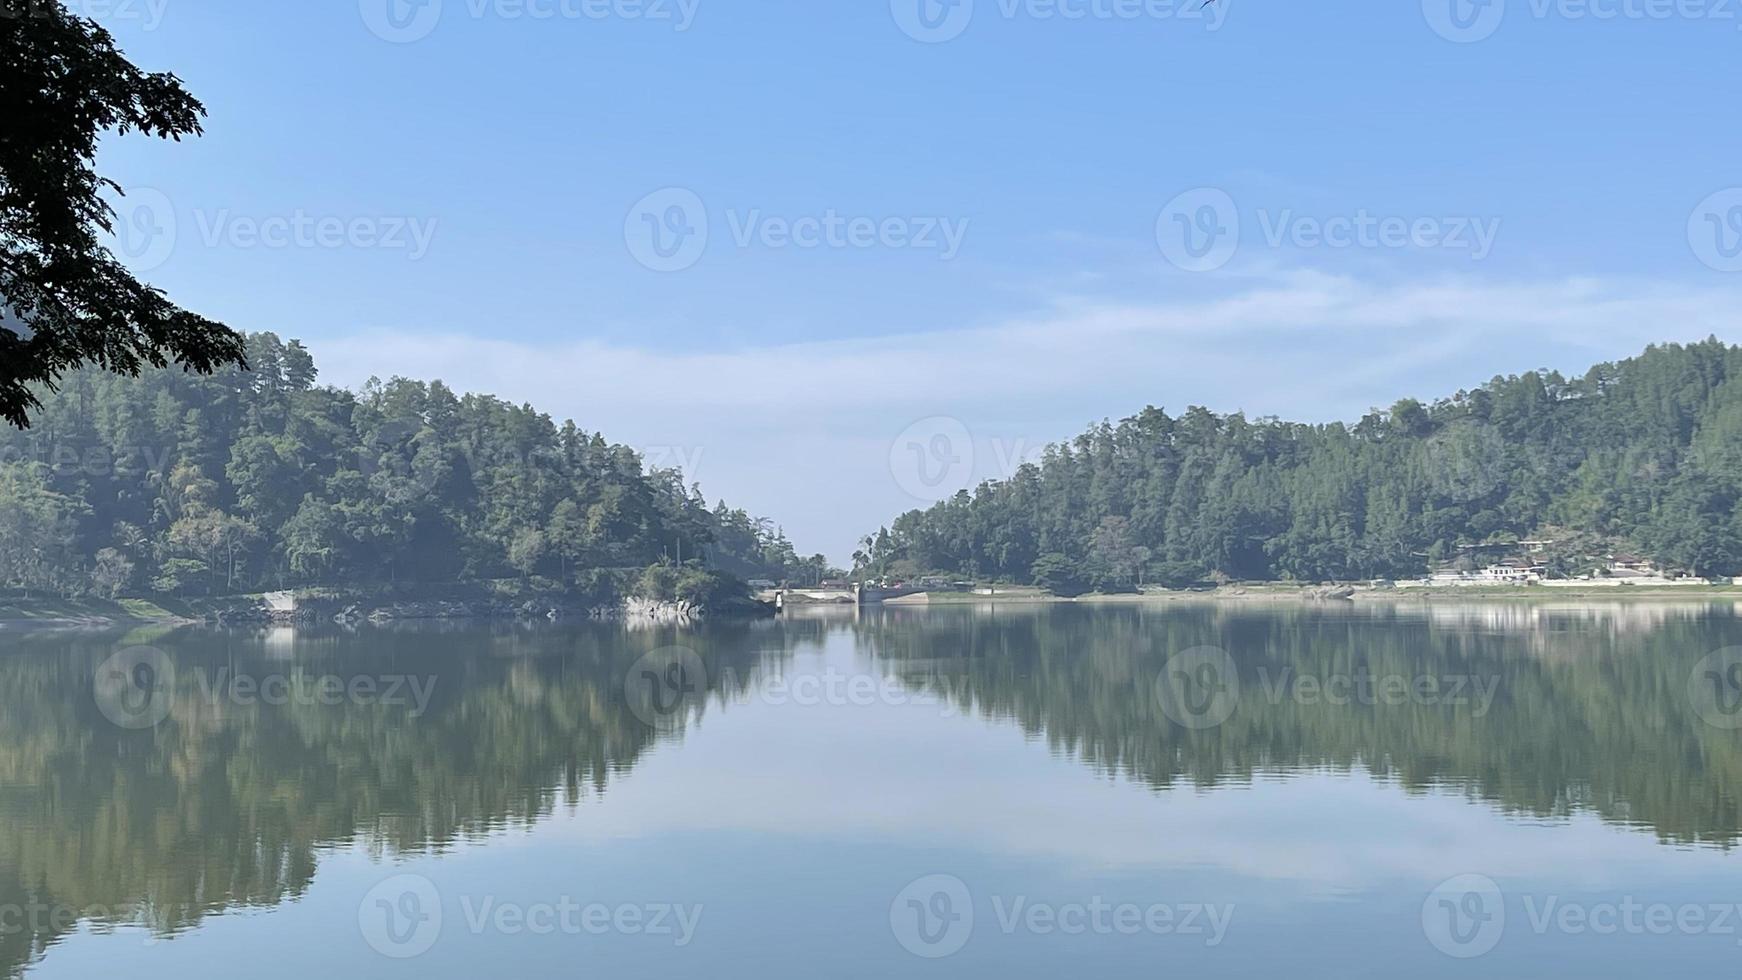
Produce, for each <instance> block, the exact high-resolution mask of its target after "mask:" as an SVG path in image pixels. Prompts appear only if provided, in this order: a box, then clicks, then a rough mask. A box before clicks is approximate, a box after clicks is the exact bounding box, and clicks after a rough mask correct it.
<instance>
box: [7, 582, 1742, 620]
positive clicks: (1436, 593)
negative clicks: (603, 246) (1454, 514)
mask: <svg viewBox="0 0 1742 980" xmlns="http://www.w3.org/2000/svg"><path fill="white" fill-rule="evenodd" d="M1324 588H1325V587H1324V586H1316V585H1315V586H1295V585H1282V584H1277V583H1262V584H1253V585H1236V586H1223V587H1221V588H1217V589H1204V590H1189V589H1188V590H1178V591H1173V590H1169V591H1150V592H1133V593H1089V594H1086V595H1080V596H1060V595H1053V594H1051V593H1047V592H1039V591H1034V590H1029V589H1021V590H1014V589H1013V590H1012V591H1011V592H1010V593H1008V594H995V595H979V594H976V593H968V592H938V593H918V594H915V595H911V596H903V597H901V598H898V599H889V600H886V601H884V602H883V603H880V605H885V606H891V607H895V608H906V609H914V608H924V607H929V606H940V607H959V606H973V605H980V604H994V605H1053V604H1077V605H1089V606H1096V605H1104V606H1120V605H1151V604H1165V603H1194V602H1195V603H1216V604H1242V603H1261V602H1287V603H1328V604H1336V603H1350V604H1354V603H1375V602H1411V601H1430V602H1445V601H1453V602H1483V603H1500V604H1508V603H1536V602H1556V601H1567V600H1571V601H1577V602H1581V603H1598V604H1603V603H1615V604H1621V603H1628V602H1663V601H1677V600H1680V601H1690V600H1691V601H1697V602H1742V585H1714V586H1707V587H1702V588H1694V587H1687V586H1668V587H1653V586H1639V587H1635V586H1597V587H1592V588H1577V587H1556V588H1547V589H1545V588H1534V587H1531V586H1497V587H1493V588H1482V587H1475V586H1469V587H1448V588H1439V589H1435V588H1412V589H1374V588H1358V589H1356V590H1355V591H1354V592H1353V593H1352V594H1350V595H1348V596H1346V597H1328V596H1325V595H1323V594H1322V590H1323V589H1324ZM248 598H251V597H239V598H237V599H234V600H225V601H224V602H222V603H215V604H214V606H216V607H219V608H214V609H211V610H202V609H199V608H194V607H192V606H186V607H184V608H180V609H176V608H166V604H167V605H168V606H182V605H183V604H181V603H176V602H174V601H172V600H147V599H115V600H111V599H62V598H54V597H47V598H40V599H13V600H8V601H4V602H0V632H14V631H16V632H23V631H35V630H106V629H126V628H132V627H139V626H211V627H219V628H222V627H225V626H243V625H274V624H278V625H289V626H295V625H302V624H307V623H310V622H321V621H323V620H325V619H327V618H328V617H318V616H305V617H283V618H282V619H281V618H274V617H266V616H259V617H256V616H246V617H235V616H227V615H224V614H223V611H230V610H234V609H235V608H236V604H237V603H240V602H245V601H247V600H248ZM400 604H401V605H403V606H406V607H413V608H415V609H417V610H418V611H419V614H417V615H389V616H376V617H361V618H366V619H368V620H370V621H375V622H383V621H399V620H407V619H418V620H423V619H427V620H444V621H463V620H468V619H479V620H489V619H500V618H504V615H506V616H507V617H508V618H517V619H518V618H524V619H528V620H529V621H538V620H539V619H548V620H549V621H553V622H561V621H565V620H571V619H572V618H578V619H581V620H587V619H591V618H595V617H589V616H586V615H582V616H579V617H571V616H565V615H561V614H559V615H558V616H555V617H551V616H549V614H548V611H547V610H542V609H541V610H538V611H539V612H542V613H544V615H532V616H525V615H522V614H523V613H524V612H525V610H521V609H515V610H513V612H508V611H506V610H489V611H487V612H484V611H480V610H478V609H476V608H469V607H467V606H465V605H464V604H459V603H455V604H452V605H450V604H448V603H444V602H440V601H433V600H431V601H418V600H401V603H400ZM813 606H815V607H818V608H828V607H830V604H829V603H814V604H813V603H803V604H796V605H794V606H792V607H791V608H793V609H805V608H811V607H813ZM226 607H227V608H226ZM443 607H446V608H443ZM454 607H458V608H454ZM251 611H252V610H251ZM708 618H724V619H731V618H735V616H734V615H733V613H732V612H722V613H720V614H718V616H714V617H708Z"/></svg>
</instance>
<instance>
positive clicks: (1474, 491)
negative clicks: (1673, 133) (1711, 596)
mask: <svg viewBox="0 0 1742 980" xmlns="http://www.w3.org/2000/svg"><path fill="white" fill-rule="evenodd" d="M1739 503H1742V349H1738V348H1736V347H1730V346H1726V345H1724V344H1722V343H1720V342H1718V341H1717V340H1716V339H1711V340H1707V341H1704V342H1701V343H1697V344H1692V345H1687V346H1682V345H1673V344H1672V345H1667V346H1661V347H1652V348H1648V349H1647V350H1646V351H1645V352H1644V353H1643V354H1641V355H1640V356H1638V357H1634V358H1631V359H1628V360H1625V361H1621V362H1618V363H1613V364H1600V365H1598V366H1596V367H1594V368H1592V369H1591V370H1590V371H1588V372H1586V373H1585V375H1584V376H1583V377H1579V378H1574V379H1567V378H1563V377H1562V376H1561V375H1560V374H1558V373H1556V372H1553V371H1547V370H1544V371H1532V372H1529V373H1526V374H1522V375H1516V376H1510V377H1496V378H1494V379H1493V380H1492V381H1490V382H1488V383H1487V384H1485V385H1482V386H1481V387H1478V388H1476V389H1474V390H1471V391H1461V392H1458V393H1457V394H1456V395H1453V396H1452V397H1450V398H1445V399H1441V400H1439V401H1436V402H1434V403H1432V404H1429V405H1424V404H1423V403H1421V402H1418V401H1416V400H1414V399H1405V400H1403V401H1400V402H1398V403H1397V404H1396V405H1394V406H1393V407H1392V408H1391V409H1389V410H1385V411H1381V410H1374V411H1372V412H1370V413H1369V414H1367V415H1366V416H1365V417H1364V418H1362V419H1361V420H1360V421H1359V422H1358V423H1356V424H1354V425H1345V424H1342V423H1337V424H1331V425H1304V424H1299V423H1291V422H1283V421H1280V420H1277V419H1274V418H1261V419H1256V420H1249V419H1247V418H1246V417H1245V416H1244V415H1242V414H1239V413H1236V414H1233V415H1218V414H1215V413H1213V412H1211V411H1209V410H1208V409H1205V408H1197V407H1193V408H1189V409H1187V410H1186V412H1185V413H1184V414H1183V415H1180V416H1178V417H1174V416H1170V415H1168V414H1167V413H1166V412H1164V411H1162V410H1161V409H1159V408H1153V407H1152V408H1146V409H1144V410H1143V411H1142V412H1140V413H1138V414H1137V415H1135V416H1132V417H1131V418H1128V419H1125V420H1124V421H1122V422H1120V423H1119V424H1117V425H1113V424H1110V423H1107V422H1103V423H1101V424H1100V425H1097V426H1094V427H1093V428H1091V429H1090V430H1089V431H1087V432H1085V433H1083V434H1082V435H1080V436H1078V437H1077V438H1075V439H1074V440H1071V441H1070V442H1068V443H1063V444H1060V445H1055V446H1051V447H1049V448H1048V449H1047V451H1046V453H1045V455H1044V458H1043V459H1042V461H1041V462H1040V463H1039V464H1038V465H1027V466H1024V467H1022V469H1020V470H1019V471H1018V472H1017V473H1016V474H1015V475H1014V476H1012V477H1011V478H1010V479H1008V480H1005V481H1002V482H989V483H986V484H983V485H981V486H980V487H978V488H977V489H975V490H974V491H973V492H971V493H970V492H968V491H963V492H961V493H959V494H957V495H956V496H955V497H954V498H952V499H950V500H946V501H944V502H942V503H940V504H938V505H936V506H934V507H932V508H931V509H929V510H924V511H914V512H911V513H908V514H904V515H902V516H901V517H899V518H897V519H896V520H895V521H894V522H893V523H892V524H891V525H890V526H889V527H887V528H885V529H883V530H880V531H878V532H877V533H876V534H873V535H870V536H868V537H866V538H865V540H864V542H863V545H862V547H861V549H860V552H859V555H858V560H859V562H860V565H861V566H862V567H863V568H866V569H868V570H870V571H871V572H873V573H879V572H883V571H885V570H887V569H890V568H894V567H903V568H909V569H912V568H917V569H920V570H922V571H925V570H935V571H941V572H947V573H950V574H962V575H977V576H982V577H986V578H995V579H1001V580H1007V581H1021V582H1033V583H1036V584H1046V583H1045V582H1042V578H1043V573H1044V578H1045V579H1047V580H1048V581H1062V582H1065V583H1068V586H1069V587H1072V588H1077V587H1081V586H1082V585H1084V584H1087V585H1091V586H1094V587H1108V586H1124V585H1128V584H1130V582H1131V580H1132V579H1134V578H1135V579H1138V580H1139V581H1150V582H1155V581H1163V580H1165V581H1168V582H1170V583H1190V582H1194V581H1197V580H1201V579H1209V578H1235V579H1298V580H1309V581H1324V580H1335V579H1352V578H1370V577H1381V576H1404V575H1413V574H1420V573H1422V572H1423V571H1425V570H1426V569H1427V568H1428V567H1429V566H1430V564H1431V563H1432V562H1434V561H1436V560H1439V559H1445V558H1450V557H1452V556H1454V555H1456V554H1457V548H1458V546H1459V545H1467V544H1479V543H1487V542H1491V541H1503V540H1514V541H1516V540H1519V539H1521V538H1525V537H1527V536H1529V535H1531V534H1536V533H1540V532H1542V530H1543V529H1544V528H1546V527H1549V526H1555V527H1558V528H1559V529H1560V530H1559V531H1557V532H1556V533H1558V534H1560V535H1562V536H1566V535H1583V536H1585V537H1586V538H1588V539H1590V540H1592V541H1612V540H1614V539H1623V540H1625V541H1628V542H1630V543H1631V544H1632V546H1634V547H1637V548H1639V549H1640V550H1642V551H1643V552H1645V553H1646V554H1647V555H1649V556H1651V557H1654V558H1656V559H1658V560H1659V561H1660V562H1662V563H1664V564H1667V565H1670V566H1672V567H1677V568H1683V569H1687V570H1690V571H1693V572H1695V573H1698V574H1701V575H1718V576H1728V575H1735V574H1737V573H1738V572H1742V509H1739ZM1577 561H1578V558H1577V556H1572V557H1569V558H1568V559H1567V562H1568V563H1569V564H1576V563H1577Z"/></svg>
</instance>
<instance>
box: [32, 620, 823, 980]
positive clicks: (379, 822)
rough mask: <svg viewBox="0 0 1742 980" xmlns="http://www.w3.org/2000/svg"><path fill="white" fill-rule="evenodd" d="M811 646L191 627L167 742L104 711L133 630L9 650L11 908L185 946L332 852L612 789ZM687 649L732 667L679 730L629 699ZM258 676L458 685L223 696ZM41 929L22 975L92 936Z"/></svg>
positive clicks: (752, 631)
mask: <svg viewBox="0 0 1742 980" xmlns="http://www.w3.org/2000/svg"><path fill="white" fill-rule="evenodd" d="M818 632H820V628H817V627H810V628H802V627H801V628H800V630H799V631H798V633H799V634H806V633H818ZM800 638H801V637H800V636H798V635H791V634H789V633H788V632H787V631H784V630H780V629H770V627H769V625H768V624H757V625H755V626H745V627H730V626H722V627H717V628H709V629H707V630H703V631H700V632H685V633H683V634H681V635H680V634H676V633H674V632H671V631H661V630H653V631H643V632H637V633H635V634H632V635H631V634H625V633H623V632H622V631H619V630H614V629H610V628H606V627H594V626H591V625H587V626H577V627H574V628H563V629H549V628H546V629H542V630H536V631H532V630H524V629H516V628H508V627H505V628H502V629H499V630H497V631H494V632H488V633H484V632H475V631H466V632H450V631H445V630H439V629H438V630H429V631H424V630H413V631H394V630H371V631H368V632H367V633H366V634H364V635H363V636H362V637H361V638H359V637H357V636H353V635H348V634H345V633H343V632H341V631H336V630H335V631H334V632H333V633H331V634H327V635H319V634H309V633H297V634H295V636H294V639H291V638H289V637H287V635H285V634H283V633H277V634H272V633H260V634H252V633H251V634H234V633H232V634H225V633H211V632H205V631H190V632H184V633H178V634H176V635H175V636H173V637H171V638H168V639H165V640H160V641H157V644H156V645H157V646H159V647H160V648H162V649H164V650H166V651H168V652H169V653H170V655H171V657H172V659H173V662H174V665H175V687H174V710H173V713H172V715H171V720H170V721H168V722H165V723H164V724H162V725H160V726H158V727H157V728H155V729H153V730H147V731H127V730H124V729H122V728H119V727H117V726H115V725H113V724H111V723H110V722H109V721H108V720H107V719H106V718H104V716H103V715H102V714H101V713H100V712H99V710H98V708H97V706H96V703H95V701H94V699H93V696H92V676H93V672H94V670H95V668H96V666H97V665H98V664H100V663H102V662H103V660H104V659H105V658H107V657H108V656H109V655H110V654H112V653H113V652H114V651H115V650H116V649H117V647H118V646H124V645H126V644H127V643H128V642H130V640H131V639H133V638H130V639H129V640H123V641H120V642H117V640H116V638H114V637H82V636H71V637H69V636H66V635H54V636H37V637H33V638H27V639H24V640H15V641H13V642H11V643H10V644H9V648H8V651H7V655H6V657H4V658H0V819H3V820H4V821H5V826H6V828H7V833H5V834H3V835H0V908H19V909H28V908H31V907H38V906H41V907H52V908H60V909H66V910H71V911H74V912H77V913H78V914H79V915H80V916H81V917H89V918H90V919H92V920H94V921H95V922H96V923H97V924H98V925H99V926H101V925H103V924H105V923H115V922H133V921H138V922H143V923H145V924H147V925H149V926H150V927H151V928H153V929H155V930H158V931H162V932H173V931H176V930H180V929H184V928H188V927H191V926H193V925H196V924H197V923H198V921H199V920H200V918H201V917H203V916H204V915H207V914H211V913H214V912H218V911H222V910H224V909H228V908H235V907H251V906H272V905H276V904H278V903H280V902H283V901H285V900H286V899H290V898H294V897H296V896H298V895H300V894H301V893H302V892H303V891H304V890H305V889H306V888H307V887H308V885H309V883H310V881H311V880H312V878H313V875H314V871H315V866H316V863H317V857H318V854H319V852H320V850H321V849H323V848H328V847H335V846H346V845H351V844H355V843H361V844H363V845H364V846H367V847H370V848H373V849H378V850H381V851H388V852H400V851H420V850H426V849H428V850H437V851H439V850H442V849H445V848H448V847H450V846H452V845H454V844H455V843H456V842H459V841H463V840H466V839H471V838H476V837H478V836H481V835H484V834H488V833H490V832H491V831H494V830H498V829H500V828H503V827H511V826H516V825H527V824H530V823H532V822H533V821H536V820H538V819H539V818H541V817H544V816H546V815H548V814H550V813H551V812H553V810H554V809H555V808H556V807H559V806H573V805H575V804H578V803H579V802H580V800H582V799H583V798H584V797H586V796H588V795H597V794H602V793H604V792H605V790H606V787H607V785H608V783H609V781H610V778H611V777H612V776H613V775H614V774H619V773H622V772H626V771H627V770H628V769H629V768H630V767H632V766H633V765H634V764H635V763H636V762H637V761H638V760H639V759H640V758H641V756H642V754H643V753H644V752H645V751H646V750H647V749H648V748H649V747H650V746H651V745H652V744H654V743H655V742H656V741H658V740H660V739H661V738H681V737H682V734H683V732H684V730H685V729H686V728H687V727H688V725H689V724H690V723H693V722H694V721H695V720H697V718H698V717H699V716H700V715H701V714H703V713H705V712H707V711H710V710H717V709H718V708H719V707H720V705H721V704H722V703H723V702H724V701H726V700H728V699H730V698H731V697H732V696H734V695H736V694H740V693H741V691H742V688H743V687H744V686H745V685H747V684H749V683H752V681H753V678H754V677H755V676H756V675H755V664H756V662H757V661H758V659H759V658H758V655H757V653H756V651H757V649H758V648H762V649H769V650H772V651H779V650H781V649H782V648H783V647H787V646H789V645H790V644H791V643H793V642H797V641H798V640H799V639H800ZM677 643H682V644H684V645H686V646H689V647H691V648H694V649H695V650H697V651H698V652H699V653H700V655H701V656H702V657H703V658H704V660H705V661H707V662H708V665H709V671H708V678H709V681H708V690H707V692H706V697H705V698H703V699H701V700H700V701H698V702H697V703H695V704H693V705H687V706H686V710H685V712H684V714H683V715H682V716H680V717H677V718H675V719H673V720H672V723H671V724H669V725H666V724H662V725H661V726H660V727H659V728H658V729H657V730H656V729H655V728H653V727H651V726H650V725H648V724H647V723H646V722H644V721H643V720H642V719H641V718H639V717H637V716H636V715H635V714H634V712H632V711H631V710H630V709H629V707H628V706H626V704H625V699H624V692H623V682H624V677H625V675H626V673H627V672H628V670H629V668H630V665H631V664H633V663H634V662H635V660H636V658H637V657H639V656H641V655H642V654H643V653H645V652H647V651H649V650H653V649H656V648H660V647H666V646H670V645H672V644H677ZM226 671H227V672H228V673H226ZM238 674H246V675H248V676H251V677H255V678H259V677H265V676H272V675H280V676H302V677H304V678H308V679H313V678H316V677H320V676H326V675H331V676H336V677H338V678H340V679H341V680H344V681H349V680H350V679H352V678H357V677H371V678H379V677H388V676H410V677H417V678H420V679H424V680H425V682H427V680H428V679H433V680H434V687H433V689H432V691H433V693H432V696H431V698H430V701H429V704H428V706H427V710H425V711H424V712H423V713H422V714H421V715H419V714H418V712H417V710H416V704H415V701H414V699H413V698H411V697H410V696H409V694H407V693H405V692H406V690H407V689H405V688H402V689H401V693H402V694H404V695H405V696H403V697H400V698H397V699H395V700H396V702H397V703H388V704H383V703H344V704H338V705H330V704H319V703H297V704H278V705H272V704H266V703H260V702H259V700H258V699H256V700H255V703H237V701H236V700H235V699H227V698H223V697H221V696H220V697H218V698H216V699H214V697H213V696H212V691H213V690H215V689H218V688H219V687H221V684H222V681H223V679H224V678H232V677H235V676H237V675H238ZM202 680H203V682H202ZM722 685H727V686H732V687H734V688H735V689H734V690H725V689H722ZM383 693H384V691H383ZM13 921H14V922H18V921H21V920H19V919H17V918H16V917H15V918H14V920H13ZM22 921H23V924H24V925H25V926H27V928H23V929H16V928H14V929H11V930H0V972H5V973H15V972H17V971H18V970H19V969H21V968H22V967H23V966H24V965H25V964H27V963H29V962H30V961H31V960H33V959H34V958H36V957H37V956H40V955H41V952H42V950H43V949H44V948H46V947H47V946H48V945H50V944H52V943H53V942H54V941H56V940H57V939H58V938H59V937H60V936H61V935H64V934H65V933H66V932H67V930H68V928H69V924H68V923H67V922H65V921H61V922H58V923H57V922H54V921H53V920H52V919H51V918H50V917H49V916H48V914H47V913H46V912H45V913H44V914H42V915H40V916H36V917H34V919H32V918H30V917H27V918H25V919H24V920H22Z"/></svg>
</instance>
